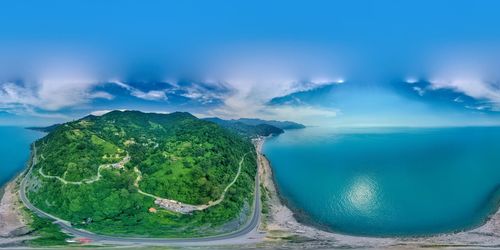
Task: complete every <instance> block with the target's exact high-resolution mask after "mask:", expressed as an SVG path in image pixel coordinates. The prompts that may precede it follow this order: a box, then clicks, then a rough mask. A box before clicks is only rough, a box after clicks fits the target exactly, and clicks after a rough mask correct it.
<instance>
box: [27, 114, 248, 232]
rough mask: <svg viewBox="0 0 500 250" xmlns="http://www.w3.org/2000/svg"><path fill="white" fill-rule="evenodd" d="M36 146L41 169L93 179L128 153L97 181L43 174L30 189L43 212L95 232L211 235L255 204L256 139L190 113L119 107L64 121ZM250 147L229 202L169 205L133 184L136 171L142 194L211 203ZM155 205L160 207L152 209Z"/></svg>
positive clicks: (193, 202) (228, 181)
mask: <svg viewBox="0 0 500 250" xmlns="http://www.w3.org/2000/svg"><path fill="white" fill-rule="evenodd" d="M36 146H37V148H38V155H39V156H40V157H39V158H40V161H39V163H38V164H37V165H36V166H35V171H34V173H35V174H36V173H38V170H39V169H40V168H42V169H43V173H45V174H49V175H55V176H59V177H61V178H64V179H66V180H69V181H81V180H84V179H90V178H94V177H95V176H96V175H97V169H98V167H99V165H101V164H106V163H115V162H119V161H120V160H121V159H123V158H124V157H125V156H126V154H127V153H128V154H129V156H130V162H129V163H127V164H126V165H125V168H123V169H113V168H106V169H102V170H101V175H102V176H101V179H100V180H99V181H96V182H93V183H92V184H82V185H69V184H68V185H65V184H63V183H62V182H61V181H59V180H57V179H47V178H43V177H41V176H39V178H38V179H39V180H40V181H41V182H42V185H41V186H40V187H39V189H38V190H37V191H36V192H30V193H29V198H30V199H31V200H32V202H33V203H34V204H36V206H38V207H39V208H41V209H42V210H44V211H47V212H50V213H53V214H54V215H56V216H58V217H61V218H63V219H65V220H69V221H71V222H72V223H74V224H75V225H76V226H78V227H82V228H85V229H88V230H93V231H96V232H103V233H108V234H120V235H146V236H147V235H150V236H176V237H182V236H189V235H190V234H192V235H195V234H196V235H200V234H201V235H207V234H211V233H212V232H213V230H212V231H211V230H210V229H213V228H215V227H216V226H219V225H222V224H224V223H226V222H228V221H230V220H231V219H234V218H235V217H236V216H237V215H239V213H240V211H241V209H242V207H243V205H244V203H247V204H249V205H250V204H252V203H251V202H252V193H253V190H254V177H255V175H256V156H255V149H254V148H253V145H252V144H251V142H250V141H249V140H247V139H243V138H242V137H240V136H238V135H236V134H234V133H231V132H229V131H227V130H225V129H223V128H221V127H220V126H218V125H216V124H214V123H211V122H208V121H204V120H200V119H197V118H196V117H194V116H192V115H191V114H189V113H172V114H168V115H165V114H147V113H141V112H137V111H125V112H120V111H113V112H110V113H108V114H106V115H103V116H99V117H97V116H88V117H85V118H83V119H81V120H78V121H74V122H70V123H67V124H64V125H61V126H59V127H58V128H57V129H56V130H54V131H53V132H51V133H50V134H49V135H47V136H46V137H44V138H42V139H41V140H39V141H37V143H36ZM247 152H251V154H248V155H247V157H245V160H244V162H243V165H242V166H243V167H242V174H241V175H240V177H239V178H238V181H237V182H236V183H235V185H233V186H232V187H231V188H230V189H229V190H228V192H227V194H226V199H225V200H224V201H223V202H222V203H221V204H219V205H217V206H215V207H212V208H210V209H207V210H204V211H201V212H196V213H194V214H192V215H180V214H175V213H172V212H169V211H166V210H163V209H161V208H159V207H157V206H156V205H155V204H154V200H153V198H150V197H148V196H144V195H142V194H140V193H138V192H137V187H136V186H134V181H135V180H136V178H137V173H136V172H134V168H137V169H139V170H140V171H141V172H142V180H141V182H140V183H139V187H140V189H141V190H142V191H144V192H148V193H151V194H154V195H157V196H160V197H164V198H169V199H174V200H179V201H182V202H185V203H190V204H204V203H206V202H208V201H210V200H215V199H217V198H218V197H219V196H220V195H221V193H222V191H223V189H224V187H225V186H227V184H228V183H230V182H231V181H232V179H233V178H234V176H235V175H236V172H237V170H238V163H239V161H240V160H241V157H242V156H243V155H244V154H245V153H247ZM42 156H43V157H42ZM151 207H155V208H157V209H158V212H157V213H149V212H148V209H149V208H151ZM202 226H203V227H202ZM201 228H204V229H203V230H202V229H201ZM200 230H201V231H200Z"/></svg>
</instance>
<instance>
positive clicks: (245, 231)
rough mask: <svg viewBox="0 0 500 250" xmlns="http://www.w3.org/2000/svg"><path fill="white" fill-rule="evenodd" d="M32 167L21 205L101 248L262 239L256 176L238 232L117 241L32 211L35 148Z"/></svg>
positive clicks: (224, 243)
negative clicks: (30, 188)
mask: <svg viewBox="0 0 500 250" xmlns="http://www.w3.org/2000/svg"><path fill="white" fill-rule="evenodd" d="M32 159H33V160H32V164H31V166H30V168H29V170H28V173H27V174H26V175H25V176H24V178H23V179H22V181H21V185H20V190H19V194H20V198H21V201H22V202H23V203H24V205H25V206H26V207H27V208H28V209H30V210H31V211H33V212H34V213H36V214H37V215H38V216H41V217H44V218H49V219H52V220H54V223H55V224H57V225H59V226H60V227H61V228H62V229H63V230H64V231H66V232H68V233H70V234H72V235H74V236H76V237H84V238H89V239H91V240H93V241H94V242H99V243H104V244H120V245H130V244H145V245H173V246H197V245H228V244H229V245H233V244H246V243H252V242H259V241H260V239H261V238H262V237H263V235H262V234H260V233H259V232H258V230H257V227H258V225H259V222H260V215H261V214H260V211H261V204H260V189H259V187H260V185H259V178H258V171H257V175H256V176H255V196H254V209H253V214H252V218H251V219H250V220H249V221H248V222H247V223H246V224H245V225H244V226H243V227H242V228H240V229H239V230H237V231H235V232H232V233H228V234H222V235H216V236H209V237H201V238H135V237H117V236H107V235H100V234H95V233H91V232H88V231H85V230H81V229H77V228H74V227H72V226H71V224H70V223H69V222H67V221H65V220H62V219H60V218H57V217H55V216H53V215H51V214H48V213H46V212H44V211H42V210H40V209H38V208H37V207H35V206H34V205H33V204H31V202H30V201H29V200H28V198H27V196H26V184H27V179H28V178H29V176H30V175H31V171H32V170H33V166H34V165H36V148H35V147H33V157H32Z"/></svg>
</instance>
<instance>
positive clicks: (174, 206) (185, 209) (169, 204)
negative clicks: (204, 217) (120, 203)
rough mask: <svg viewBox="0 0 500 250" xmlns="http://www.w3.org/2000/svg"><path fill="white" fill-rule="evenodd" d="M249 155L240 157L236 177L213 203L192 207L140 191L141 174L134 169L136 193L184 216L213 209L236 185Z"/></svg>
mask: <svg viewBox="0 0 500 250" xmlns="http://www.w3.org/2000/svg"><path fill="white" fill-rule="evenodd" d="M249 153H250V152H247V153H246V154H244V155H243V156H242V157H241V160H240V162H239V165H238V172H237V173H236V176H235V177H234V179H233V181H231V183H229V184H228V185H227V186H226V187H225V188H224V191H223V192H222V194H221V196H220V197H219V198H218V199H217V200H215V201H209V202H208V203H207V204H202V205H192V204H187V203H183V202H180V201H176V200H170V199H166V198H163V197H159V196H156V195H153V194H150V193H147V192H144V191H142V190H141V189H140V188H139V182H140V181H141V180H142V173H141V171H140V170H139V169H138V168H137V167H135V168H134V171H135V172H136V173H137V179H136V180H135V182H134V185H135V186H136V187H137V189H138V192H139V193H140V194H143V195H146V196H149V197H152V198H154V199H155V204H157V205H159V206H160V207H162V208H164V209H167V210H170V211H174V212H178V213H185V214H187V213H192V212H193V211H201V210H205V209H207V208H210V207H213V206H215V205H217V204H219V203H221V202H222V201H223V200H224V198H225V197H226V193H227V190H229V188H231V186H233V185H234V183H236V181H237V180H238V177H240V174H241V168H242V165H243V160H244V159H245V157H246V156H247V155H248V154H249Z"/></svg>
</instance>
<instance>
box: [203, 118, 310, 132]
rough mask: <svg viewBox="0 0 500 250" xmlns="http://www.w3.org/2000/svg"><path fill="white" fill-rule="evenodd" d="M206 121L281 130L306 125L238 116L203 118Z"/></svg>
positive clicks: (299, 127)
mask: <svg viewBox="0 0 500 250" xmlns="http://www.w3.org/2000/svg"><path fill="white" fill-rule="evenodd" d="M205 120H207V121H211V122H215V123H217V124H219V125H225V126H229V125H230V124H235V123H241V124H244V125H249V126H258V125H263V124H264V125H269V126H272V127H275V128H279V129H281V130H286V129H301V128H305V127H306V126H304V125H302V124H300V123H296V122H291V121H275V120H262V119H257V118H240V119H232V120H224V119H220V118H217V117H211V118H205Z"/></svg>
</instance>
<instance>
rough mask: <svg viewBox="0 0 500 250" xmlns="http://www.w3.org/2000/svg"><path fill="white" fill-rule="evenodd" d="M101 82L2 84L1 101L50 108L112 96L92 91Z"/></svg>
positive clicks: (64, 81) (63, 80)
mask: <svg viewBox="0 0 500 250" xmlns="http://www.w3.org/2000/svg"><path fill="white" fill-rule="evenodd" d="M97 84H98V82H96V81H93V80H75V79H44V80H41V81H39V82H25V83H23V84H18V83H12V82H5V83H1V84H0V104H4V105H5V104H9V105H17V106H22V107H32V108H38V109H43V110H48V111H57V110H60V109H62V108H67V107H74V106H77V105H81V104H84V103H88V102H89V101H90V100H92V99H98V98H100V99H107V100H110V99H113V96H112V95H111V94H109V93H107V92H104V91H93V88H94V87H95V86H96V85H97Z"/></svg>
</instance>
